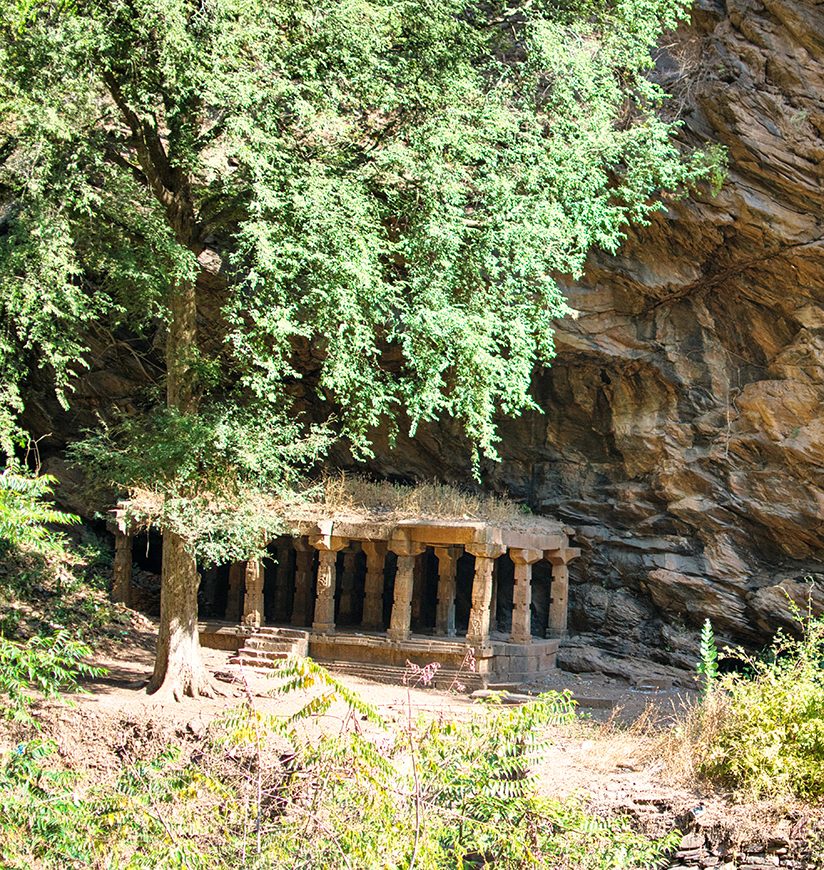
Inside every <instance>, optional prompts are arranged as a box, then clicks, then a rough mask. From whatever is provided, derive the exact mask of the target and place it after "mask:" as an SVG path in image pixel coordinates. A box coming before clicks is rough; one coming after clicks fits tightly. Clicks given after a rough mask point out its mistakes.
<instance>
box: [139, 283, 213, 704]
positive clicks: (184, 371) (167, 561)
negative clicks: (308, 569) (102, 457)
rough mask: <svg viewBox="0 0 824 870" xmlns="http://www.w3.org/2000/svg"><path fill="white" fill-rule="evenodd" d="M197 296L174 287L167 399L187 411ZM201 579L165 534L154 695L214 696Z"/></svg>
mask: <svg viewBox="0 0 824 870" xmlns="http://www.w3.org/2000/svg"><path fill="white" fill-rule="evenodd" d="M196 302H197V297H196V291H195V285H194V284H185V285H179V286H177V287H173V288H172V293H171V298H170V300H169V311H170V319H169V327H168V333H167V336H166V403H167V406H168V407H169V408H171V409H175V410H177V411H180V412H181V413H182V414H193V413H195V412H196V411H197V397H196V394H195V384H194V372H193V369H192V359H193V356H194V353H195V351H196V349H197V304H196ZM199 585H200V577H199V576H198V573H197V564H196V562H195V558H194V556H193V555H192V554H191V553H190V552H189V551H188V550H187V549H186V544H185V541H184V540H183V539H182V538H181V537H180V535H177V534H175V533H174V532H171V531H165V532H164V534H163V567H162V573H161V579H160V632H159V634H158V639H157V653H156V657H155V667H154V673H153V674H152V678H151V680H150V681H149V685H148V691H149V693H154V692H157V693H158V695H162V696H166V697H173V698H174V699H175V700H177V701H179V700H180V699H181V698H182V697H183V695H191V696H192V697H197V696H198V695H212V694H214V692H215V688H214V685H213V683H212V679H211V676H210V674H209V673H208V671H207V670H206V668H205V666H204V664H203V658H202V656H201V652H200V638H199V635H198V630H197V589H198V586H199Z"/></svg>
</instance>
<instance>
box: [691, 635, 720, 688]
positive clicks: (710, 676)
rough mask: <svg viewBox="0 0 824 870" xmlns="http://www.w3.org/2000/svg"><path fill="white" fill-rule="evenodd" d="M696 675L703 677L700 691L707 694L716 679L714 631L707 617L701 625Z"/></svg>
mask: <svg viewBox="0 0 824 870" xmlns="http://www.w3.org/2000/svg"><path fill="white" fill-rule="evenodd" d="M698 654H699V661H698V667H697V668H696V670H697V671H698V676H699V677H702V678H703V685H702V687H701V692H702V694H703V695H709V694H710V693H711V692H712V691H713V689H714V688H715V685H716V683H717V681H718V646H717V645H716V643H715V632H714V631H713V630H712V623H711V622H710V620H709V619H705V620H704V625H703V626H702V627H701V645H700V647H699V653H698Z"/></svg>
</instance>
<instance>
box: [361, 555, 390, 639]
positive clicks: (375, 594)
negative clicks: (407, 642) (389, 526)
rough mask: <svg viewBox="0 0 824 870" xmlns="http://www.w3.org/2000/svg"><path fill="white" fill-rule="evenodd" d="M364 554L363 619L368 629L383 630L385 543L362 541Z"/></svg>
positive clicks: (363, 623)
mask: <svg viewBox="0 0 824 870" xmlns="http://www.w3.org/2000/svg"><path fill="white" fill-rule="evenodd" d="M361 548H362V549H363V552H364V553H366V583H365V584H364V589H363V619H362V620H361V625H362V626H363V627H364V628H369V629H381V628H383V571H384V564H385V562H386V551H387V544H386V541H364V542H363V543H362V544H361Z"/></svg>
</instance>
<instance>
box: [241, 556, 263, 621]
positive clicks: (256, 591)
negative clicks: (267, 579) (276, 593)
mask: <svg viewBox="0 0 824 870" xmlns="http://www.w3.org/2000/svg"><path fill="white" fill-rule="evenodd" d="M243 623H244V625H250V626H254V627H256V628H257V627H259V626H260V625H261V624H262V623H263V563H262V562H261V561H260V559H250V560H249V561H248V562H247V563H246V595H245V596H244V597H243Z"/></svg>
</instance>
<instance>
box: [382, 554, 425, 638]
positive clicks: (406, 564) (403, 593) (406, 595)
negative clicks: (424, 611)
mask: <svg viewBox="0 0 824 870" xmlns="http://www.w3.org/2000/svg"><path fill="white" fill-rule="evenodd" d="M389 549H390V550H392V552H393V553H396V554H397V556H398V570H397V572H396V573H395V597H394V600H393V602H392V618H391V620H390V621H389V631H388V632H387V634H388V635H389V637H390V639H391V640H406V639H407V638H408V637H409V635H410V634H411V633H412V631H411V621H412V591H413V589H414V586H415V559H416V558H417V557H418V556H419V555H420V554H421V553H422V552H423V551H424V550H425V549H426V547H425V546H424V545H423V544H418V543H415V542H412V541H410V540H409V539H408V538H393V539H392V540H391V541H390V543H389Z"/></svg>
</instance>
